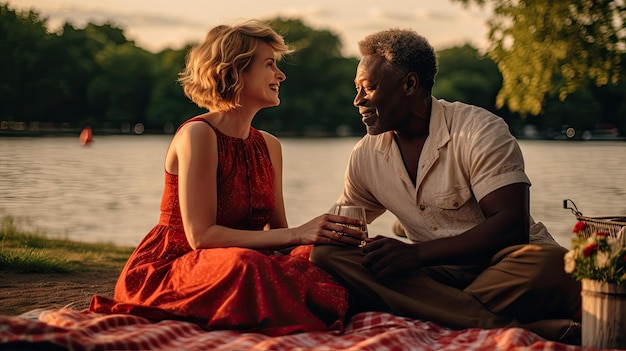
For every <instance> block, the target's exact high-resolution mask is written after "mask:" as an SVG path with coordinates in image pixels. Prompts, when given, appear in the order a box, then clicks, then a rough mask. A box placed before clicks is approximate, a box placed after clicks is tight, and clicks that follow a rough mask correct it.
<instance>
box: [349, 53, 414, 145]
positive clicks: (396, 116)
mask: <svg viewBox="0 0 626 351" xmlns="http://www.w3.org/2000/svg"><path fill="white" fill-rule="evenodd" d="M354 84H355V86H356V97H355V98H354V102H353V104H354V106H355V107H357V108H358V109H359V114H361V116H362V121H363V123H365V125H366V127H367V133H368V134H371V135H376V134H380V133H384V132H387V131H390V130H397V129H398V128H400V127H401V126H402V125H403V120H404V119H405V118H406V117H407V116H408V110H407V109H408V107H407V100H406V91H405V90H404V88H403V76H402V75H401V74H400V73H399V72H395V71H394V70H392V69H390V68H389V67H387V66H386V65H385V59H384V58H383V57H381V56H378V55H366V56H364V57H363V58H362V59H361V62H359V65H358V67H357V69H356V77H355V78H354Z"/></svg>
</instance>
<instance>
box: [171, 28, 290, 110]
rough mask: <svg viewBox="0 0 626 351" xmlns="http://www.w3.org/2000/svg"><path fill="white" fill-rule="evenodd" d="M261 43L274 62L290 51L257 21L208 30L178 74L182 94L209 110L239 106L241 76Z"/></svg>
mask: <svg viewBox="0 0 626 351" xmlns="http://www.w3.org/2000/svg"><path fill="white" fill-rule="evenodd" d="M260 42H265V43H267V44H269V45H270V46H271V47H272V50H273V51H274V53H275V54H276V59H277V60H281V59H282V58H283V56H284V55H286V54H288V53H291V52H292V50H291V49H290V48H289V47H288V46H287V45H286V44H285V41H284V39H283V37H282V36H281V35H279V34H278V33H276V32H275V31H274V30H273V29H271V28H270V27H269V25H267V24H265V23H262V22H260V21H257V20H248V21H245V22H241V23H239V24H236V25H233V26H229V25H219V26H217V27H214V28H213V29H211V30H210V31H209V33H208V34H207V36H206V38H205V39H204V41H203V42H202V43H200V44H198V45H196V46H194V47H192V48H191V50H189V52H188V53H187V57H186V60H185V68H184V70H183V71H182V72H180V73H179V75H178V82H179V83H180V84H181V86H182V87H183V91H184V92H185V95H186V96H187V97H188V98H189V99H191V101H193V102H194V103H195V104H196V105H198V106H200V107H203V108H206V109H208V110H210V111H227V110H231V109H233V108H235V107H239V106H241V104H240V98H241V92H242V90H243V85H244V81H243V79H242V74H243V72H244V71H245V70H246V68H247V67H248V66H249V65H250V62H252V59H253V57H254V53H255V51H256V48H257V46H258V45H259V43H260Z"/></svg>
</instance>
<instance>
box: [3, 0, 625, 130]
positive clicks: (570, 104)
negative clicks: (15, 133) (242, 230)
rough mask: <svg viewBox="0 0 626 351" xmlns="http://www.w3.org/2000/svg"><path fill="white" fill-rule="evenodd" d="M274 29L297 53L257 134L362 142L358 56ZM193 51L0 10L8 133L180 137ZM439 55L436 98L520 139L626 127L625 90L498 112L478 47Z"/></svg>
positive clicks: (283, 22) (317, 38)
mask: <svg viewBox="0 0 626 351" xmlns="http://www.w3.org/2000/svg"><path fill="white" fill-rule="evenodd" d="M270 25H271V26H272V27H273V28H275V29H276V30H277V31H278V32H280V33H282V34H284V35H285V39H286V41H287V42H288V43H289V44H290V45H292V46H293V47H295V48H296V49H297V51H296V52H295V53H294V54H292V55H290V56H289V57H287V58H286V59H285V60H284V61H283V62H281V63H280V68H281V69H282V70H283V71H284V72H285V74H286V75H287V80H286V81H285V82H284V83H283V84H282V85H281V105H280V106H279V107H277V108H270V109H264V110H262V111H261V112H260V113H259V116H258V117H257V118H255V121H254V124H255V126H256V127H257V128H261V129H265V130H268V131H271V132H273V133H276V134H282V135H286V134H289V135H336V134H337V133H339V134H340V135H344V134H346V135H350V134H352V135H354V134H357V135H358V134H363V133H364V127H363V125H362V123H361V121H360V116H359V115H358V113H357V110H356V108H354V107H353V106H352V100H353V98H354V94H355V90H354V83H353V80H354V74H355V68H356V66H357V64H358V58H356V57H343V56H342V54H341V48H342V46H341V41H340V39H339V37H338V36H337V35H335V34H334V33H332V32H330V31H328V30H317V29H312V28H310V27H308V26H306V25H305V24H304V23H303V22H302V21H301V20H298V19H284V18H275V19H272V20H271V21H270ZM207 30H208V28H207ZM192 44H193V43H190V44H189V45H187V46H185V47H183V48H180V49H165V50H162V51H160V52H157V53H153V52H149V51H147V50H145V49H143V48H141V47H138V46H137V45H136V44H135V43H134V42H133V41H132V40H128V39H127V38H126V36H125V34H124V30H123V29H122V28H119V27H117V26H116V25H114V24H112V23H104V24H94V23H89V24H87V25H86V26H84V27H83V28H76V27H75V26H74V25H72V24H71V23H65V24H64V25H63V26H62V27H61V28H60V29H59V30H57V31H50V30H49V29H48V28H47V23H46V19H45V18H43V17H41V16H40V15H39V14H38V13H37V12H35V11H33V10H29V11H16V10H13V9H11V8H9V6H8V5H7V4H0V52H1V53H2V54H1V55H0V77H2V80H1V81H0V99H1V101H2V103H1V104H0V132H2V131H3V130H4V131H7V130H23V131H33V130H46V129H48V128H50V129H54V130H70V131H74V130H76V129H79V128H82V127H84V126H87V125H89V126H91V127H92V128H93V129H94V131H95V132H112V133H119V132H122V133H126V132H127V133H131V132H132V131H133V127H134V126H135V125H141V126H142V128H141V130H143V131H145V132H150V133H164V132H165V133H171V132H172V131H173V130H174V129H175V128H176V127H177V126H178V125H179V124H180V123H181V122H183V121H184V120H186V119H188V118H190V117H192V116H194V115H196V114H199V113H202V112H204V111H203V110H201V109H199V108H198V107H196V106H195V105H194V104H193V103H192V102H190V101H189V100H188V99H187V98H186V97H185V96H184V94H183V91H182V89H181V87H180V86H179V84H178V83H177V82H176V79H177V76H178V73H179V72H180V71H181V70H182V68H183V65H184V60H185V55H186V53H187V51H188V50H189V48H190V47H191V45H192ZM438 55H439V59H440V73H439V75H438V76H437V82H436V84H435V89H434V92H433V93H434V95H435V96H437V97H439V98H444V99H447V100H461V101H464V102H467V103H471V104H476V105H478V106H482V107H485V108H487V109H489V110H491V111H494V112H495V113H497V114H498V115H500V116H502V117H503V118H505V119H506V120H507V122H509V124H510V125H511V127H512V130H513V132H514V133H516V134H519V133H520V131H521V130H522V127H523V125H525V124H528V123H530V124H533V125H536V126H537V127H538V129H540V130H559V129H560V128H561V126H562V125H565V124H568V125H570V126H574V127H576V128H578V129H593V128H595V126H596V125H598V124H601V123H610V124H615V125H617V126H619V127H620V128H621V130H622V131H623V130H624V128H625V127H626V126H625V123H624V118H623V117H620V116H624V115H626V114H625V113H624V104H623V101H624V98H625V96H626V88H625V87H624V86H623V85H621V86H605V87H600V88H595V87H589V89H585V90H581V91H578V92H576V93H574V94H573V95H571V96H570V97H568V99H567V100H566V101H565V102H560V101H559V100H558V99H557V98H549V99H548V100H547V101H546V104H545V106H544V110H543V111H542V113H541V114H540V115H538V116H524V117H522V116H520V115H517V114H514V113H510V112H509V111H507V110H506V109H500V110H498V109H496V108H495V107H494V106H495V98H496V95H497V93H498V91H499V89H500V88H501V86H502V76H501V74H500V72H499V71H498V67H497V65H496V64H495V63H494V62H493V61H492V60H490V59H489V58H487V57H484V56H483V55H481V54H480V53H479V52H478V50H477V49H475V48H473V47H471V46H469V45H465V46H459V47H453V48H449V49H445V50H440V51H439V52H438ZM624 61H626V60H624ZM625 71H626V70H625ZM622 81H624V80H622ZM520 93H521V94H523V92H520Z"/></svg>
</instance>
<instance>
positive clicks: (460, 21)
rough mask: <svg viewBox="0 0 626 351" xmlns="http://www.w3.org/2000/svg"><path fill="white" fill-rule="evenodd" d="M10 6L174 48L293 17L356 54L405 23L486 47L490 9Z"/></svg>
mask: <svg viewBox="0 0 626 351" xmlns="http://www.w3.org/2000/svg"><path fill="white" fill-rule="evenodd" d="M8 4H9V7H10V8H11V9H15V10H29V9H31V10H34V11H36V12H37V13H39V14H40V15H41V16H42V17H44V18H47V20H48V24H49V25H50V26H51V27H52V29H55V28H58V26H59V25H61V24H62V23H64V22H66V21H67V22H70V23H72V24H73V25H74V26H75V27H78V28H82V27H83V26H84V25H85V24H86V23H89V22H91V23H97V24H101V23H104V22H106V21H110V22H112V23H114V24H115V25H116V26H118V27H120V28H122V29H123V30H124V33H125V35H126V38H127V39H129V40H134V41H135V43H136V44H137V45H138V46H140V47H142V48H144V49H147V50H150V51H153V52H156V51H159V50H161V49H164V48H173V49H179V48H181V47H183V46H184V45H185V44H187V43H195V42H199V41H201V40H202V39H203V38H204V36H205V35H206V33H207V32H208V30H209V29H210V28H212V27H214V26H216V25H218V24H233V23H235V22H237V21H240V20H245V19H250V18H256V19H270V18H274V17H278V16H282V17H285V18H298V19H300V20H302V21H303V22H304V24H305V25H307V26H309V27H311V28H314V29H317V30H329V31H331V32H333V33H334V34H336V35H337V36H339V38H340V39H341V42H342V44H343V53H344V55H347V56H356V57H358V56H359V54H358V49H357V42H358V41H359V40H361V39H362V38H363V37H365V36H366V35H367V34H370V33H373V32H375V31H378V30H384V29H388V28H402V29H405V28H410V29H414V30H415V31H417V32H418V33H420V34H422V35H423V36H425V37H426V38H427V39H428V40H429V41H430V43H431V44H432V45H433V47H434V48H435V50H441V49H445V48H449V47H452V46H455V45H463V44H465V43H469V44H472V45H473V46H474V47H477V48H479V49H481V50H483V49H485V48H486V45H487V44H486V43H487V28H486V20H487V18H488V16H489V13H490V10H489V9H488V8H487V9H483V8H480V7H477V6H469V7H467V8H466V7H463V5H462V4H460V3H458V2H454V3H453V2H451V1H450V0H435V1H433V0H382V1H381V0H379V1H368V0H360V1H356V0H314V1H311V0H219V1H216V0H105V1H102V0H91V1H85V0H9V1H8Z"/></svg>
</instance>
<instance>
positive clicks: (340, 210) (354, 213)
mask: <svg viewBox="0 0 626 351" xmlns="http://www.w3.org/2000/svg"><path fill="white" fill-rule="evenodd" d="M333 214H336V215H340V216H344V217H350V218H356V219H360V220H361V221H362V222H363V226H362V227H359V226H352V225H346V227H348V228H352V229H358V230H360V231H362V232H364V233H365V237H367V220H366V217H365V208H364V207H361V206H352V205H335V208H334V209H333ZM365 243H366V242H365V240H361V243H360V244H359V245H358V246H359V247H363V246H365Z"/></svg>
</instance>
